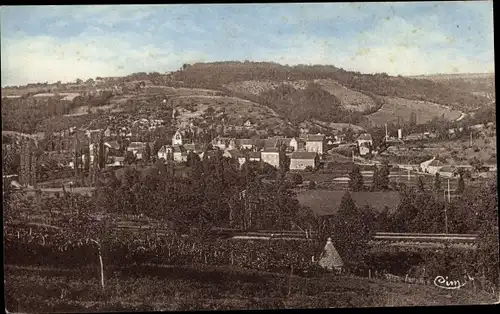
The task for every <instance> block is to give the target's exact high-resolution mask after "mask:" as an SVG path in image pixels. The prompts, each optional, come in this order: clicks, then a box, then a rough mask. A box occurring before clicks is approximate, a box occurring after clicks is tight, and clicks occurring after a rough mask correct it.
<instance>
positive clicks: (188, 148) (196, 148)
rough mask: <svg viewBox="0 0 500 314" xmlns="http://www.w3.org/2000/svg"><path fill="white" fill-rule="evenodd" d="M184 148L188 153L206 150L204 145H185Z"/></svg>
mask: <svg viewBox="0 0 500 314" xmlns="http://www.w3.org/2000/svg"><path fill="white" fill-rule="evenodd" d="M183 146H184V149H185V150H186V152H187V153H189V152H196V151H200V150H203V149H204V147H203V145H200V144H184V145H183Z"/></svg>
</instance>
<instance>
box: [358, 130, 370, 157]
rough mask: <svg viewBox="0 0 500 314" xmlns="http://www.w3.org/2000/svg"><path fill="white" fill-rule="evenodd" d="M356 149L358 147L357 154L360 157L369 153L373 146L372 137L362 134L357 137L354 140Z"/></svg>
mask: <svg viewBox="0 0 500 314" xmlns="http://www.w3.org/2000/svg"><path fill="white" fill-rule="evenodd" d="M356 142H357V144H358V147H359V154H360V155H361V156H365V155H367V154H369V153H370V150H371V148H372V146H373V139H372V135H371V134H369V133H363V134H361V135H360V136H358V138H357V140H356Z"/></svg>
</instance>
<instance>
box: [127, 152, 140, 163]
mask: <svg viewBox="0 0 500 314" xmlns="http://www.w3.org/2000/svg"><path fill="white" fill-rule="evenodd" d="M124 161H125V163H126V164H127V165H131V164H135V163H136V162H137V158H136V157H135V155H134V153H133V152H131V151H128V152H127V153H126V154H125V160H124Z"/></svg>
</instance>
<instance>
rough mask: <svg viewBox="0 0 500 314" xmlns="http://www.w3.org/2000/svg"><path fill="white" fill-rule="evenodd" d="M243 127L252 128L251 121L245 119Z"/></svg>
mask: <svg viewBox="0 0 500 314" xmlns="http://www.w3.org/2000/svg"><path fill="white" fill-rule="evenodd" d="M243 126H244V127H251V126H253V123H252V120H251V119H247V120H246V121H245V123H243Z"/></svg>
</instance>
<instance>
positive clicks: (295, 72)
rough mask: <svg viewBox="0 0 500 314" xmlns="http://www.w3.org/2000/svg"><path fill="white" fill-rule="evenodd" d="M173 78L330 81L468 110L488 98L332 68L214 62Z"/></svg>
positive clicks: (202, 83)
mask: <svg viewBox="0 0 500 314" xmlns="http://www.w3.org/2000/svg"><path fill="white" fill-rule="evenodd" d="M173 78H174V79H175V80H176V81H182V82H183V84H184V85H186V86H189V87H204V88H211V89H220V87H221V86H223V85H226V84H230V83H234V82H241V81H273V82H287V81H288V82H292V81H299V80H308V81H313V80H315V79H332V80H335V81H337V82H338V83H340V84H341V85H343V86H345V87H347V88H349V89H352V90H354V91H360V92H367V93H369V94H375V95H379V96H394V97H400V98H406V99H412V100H425V101H429V102H434V103H438V104H441V105H446V106H450V107H452V108H454V109H458V110H462V111H467V110H468V109H469V108H477V107H480V106H481V105H482V104H484V103H487V102H488V99H487V98H485V97H483V96H479V95H473V94H472V93H470V92H468V91H463V90H460V89H458V88H456V87H454V86H450V85H449V84H444V83H441V82H435V81H431V80H427V79H416V78H409V77H402V76H397V77H393V76H389V75H387V74H385V73H381V74H361V73H359V72H351V71H345V70H343V69H341V68H337V67H335V66H331V65H311V66H309V65H297V66H284V65H280V64H277V63H270V62H233V61H228V62H214V63H196V64H193V65H184V67H183V69H181V70H179V71H177V72H174V73H173Z"/></svg>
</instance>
